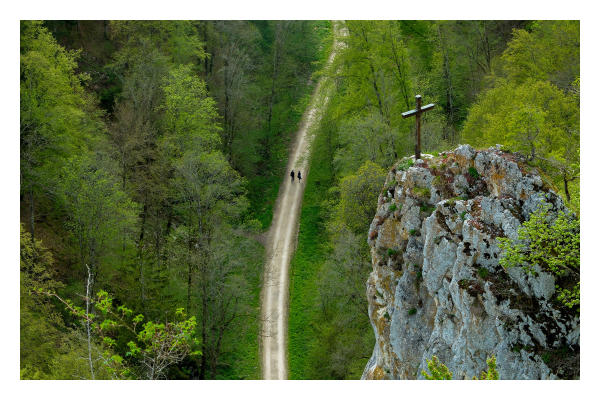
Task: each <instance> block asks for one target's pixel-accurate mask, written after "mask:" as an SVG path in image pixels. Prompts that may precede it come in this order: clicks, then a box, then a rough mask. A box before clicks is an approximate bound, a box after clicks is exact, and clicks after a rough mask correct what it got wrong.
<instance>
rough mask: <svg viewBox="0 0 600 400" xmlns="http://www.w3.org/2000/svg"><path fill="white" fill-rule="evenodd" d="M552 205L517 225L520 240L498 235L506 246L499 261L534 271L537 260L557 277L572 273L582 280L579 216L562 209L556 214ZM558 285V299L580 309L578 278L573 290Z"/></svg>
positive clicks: (503, 247)
mask: <svg viewBox="0 0 600 400" xmlns="http://www.w3.org/2000/svg"><path fill="white" fill-rule="evenodd" d="M551 208H552V205H551V204H547V203H542V204H541V205H540V207H539V208H538V209H537V210H536V211H535V212H534V213H533V214H531V215H530V218H529V220H528V221H525V222H524V223H523V225H522V226H521V227H520V228H519V229H518V241H513V240H511V239H509V238H500V239H498V244H499V246H500V248H501V249H502V250H503V253H502V255H501V258H500V260H499V263H500V265H502V266H503V267H504V268H508V267H517V266H521V267H522V268H523V269H524V270H525V271H526V272H528V273H535V272H534V270H533V269H532V266H533V265H535V264H538V265H540V266H541V267H542V268H544V269H545V270H547V271H549V272H551V273H552V274H554V275H555V276H557V277H561V276H563V275H565V274H566V273H569V274H573V275H574V276H575V277H576V278H577V280H579V273H580V262H581V261H580V232H579V219H578V218H577V217H576V216H575V215H573V214H565V213H564V212H562V211H559V212H558V213H557V215H556V218H554V217H552V214H551V212H550V210H551ZM556 288H557V291H558V293H559V301H560V302H561V303H562V304H564V305H565V306H567V307H569V308H572V307H573V306H575V305H576V306H577V307H578V308H577V311H578V312H579V293H580V291H579V282H578V283H577V284H576V286H575V287H574V288H573V289H571V290H568V289H567V288H565V289H562V288H560V287H559V286H558V285H557V286H556Z"/></svg>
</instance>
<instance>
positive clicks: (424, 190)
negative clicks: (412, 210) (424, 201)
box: [412, 186, 431, 198]
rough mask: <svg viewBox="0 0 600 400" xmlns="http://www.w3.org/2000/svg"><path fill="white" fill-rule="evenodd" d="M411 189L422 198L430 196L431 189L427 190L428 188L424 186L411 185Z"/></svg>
mask: <svg viewBox="0 0 600 400" xmlns="http://www.w3.org/2000/svg"><path fill="white" fill-rule="evenodd" d="M412 191H413V193H414V194H416V195H417V196H419V197H424V198H429V197H431V191H430V190H429V188H426V187H421V186H415V187H413V189H412Z"/></svg>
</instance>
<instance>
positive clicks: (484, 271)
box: [477, 267, 489, 279]
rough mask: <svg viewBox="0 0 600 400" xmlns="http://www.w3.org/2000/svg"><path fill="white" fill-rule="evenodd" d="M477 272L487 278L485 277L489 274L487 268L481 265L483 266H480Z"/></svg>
mask: <svg viewBox="0 0 600 400" xmlns="http://www.w3.org/2000/svg"><path fill="white" fill-rule="evenodd" d="M477 273H478V274H479V276H480V277H482V278H483V279H485V277H486V276H488V274H489V271H488V270H487V269H486V268H484V267H481V268H479V269H478V270H477Z"/></svg>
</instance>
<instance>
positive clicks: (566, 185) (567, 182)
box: [563, 174, 571, 203]
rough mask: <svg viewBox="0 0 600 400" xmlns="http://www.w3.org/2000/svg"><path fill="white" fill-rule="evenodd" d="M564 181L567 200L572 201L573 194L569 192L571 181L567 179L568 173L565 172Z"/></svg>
mask: <svg viewBox="0 0 600 400" xmlns="http://www.w3.org/2000/svg"><path fill="white" fill-rule="evenodd" d="M563 182H564V184H565V195H566V196H567V201H568V202H569V203H570V202H571V195H570V194H569V181H568V180H567V175H566V174H563Z"/></svg>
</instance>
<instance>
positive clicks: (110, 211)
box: [57, 158, 137, 280]
mask: <svg viewBox="0 0 600 400" xmlns="http://www.w3.org/2000/svg"><path fill="white" fill-rule="evenodd" d="M61 172H62V173H61V175H62V179H61V182H60V184H59V185H58V188H57V189H58V190H57V192H58V196H59V198H60V200H61V202H62V206H63V207H64V209H65V211H66V213H67V215H68V217H69V220H68V222H67V226H68V228H69V230H70V231H71V232H72V234H73V237H74V239H75V242H76V243H77V246H78V250H79V254H78V258H79V263H80V266H81V267H82V269H85V265H89V267H90V268H91V269H92V274H93V279H94V280H95V278H96V276H97V274H98V272H99V269H100V264H101V261H102V258H103V257H104V256H105V255H106V254H107V252H108V251H109V249H110V248H111V247H112V246H113V245H114V244H115V240H117V239H119V238H121V239H122V240H125V238H123V237H122V235H123V232H124V230H125V229H127V228H128V227H129V226H131V224H132V223H134V221H135V218H136V215H135V212H136V207H137V205H136V204H135V203H133V202H132V201H131V200H130V199H129V198H128V196H127V195H126V194H125V193H123V192H122V191H121V190H119V188H118V184H116V183H115V182H114V181H113V180H112V179H111V177H110V175H109V174H108V173H106V172H105V171H103V170H101V169H98V168H97V167H96V166H95V165H93V164H92V163H91V162H90V161H89V160H86V159H82V158H71V159H69V160H68V161H67V163H66V165H65V166H64V167H63V169H62V171H61Z"/></svg>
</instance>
